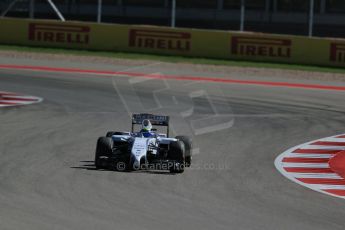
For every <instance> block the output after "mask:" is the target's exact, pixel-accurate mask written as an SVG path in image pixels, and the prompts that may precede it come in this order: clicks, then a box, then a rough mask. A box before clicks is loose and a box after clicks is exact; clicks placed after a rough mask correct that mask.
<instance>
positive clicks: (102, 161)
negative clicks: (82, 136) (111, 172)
mask: <svg viewBox="0 0 345 230" xmlns="http://www.w3.org/2000/svg"><path fill="white" fill-rule="evenodd" d="M112 149H113V141H112V139H111V138H109V137H100V138H98V140H97V146H96V153H95V166H96V168H97V169H104V168H106V167H107V159H108V158H109V157H110V156H111V154H112V151H113V150H112Z"/></svg>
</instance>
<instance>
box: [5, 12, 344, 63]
mask: <svg viewBox="0 0 345 230" xmlns="http://www.w3.org/2000/svg"><path fill="white" fill-rule="evenodd" d="M0 31H1V33H0V44H13V45H25V46H40V47H62V48H71V49H85V50H99V51H123V52H139V53H155V54H167V55H179V56H191V57H205V58H218V59H228V60H247V61H267V62H279V63H293V64H311V65H322V66H337V67H345V39H331V38H308V37H302V36H287V35H272V34H261V33H241V32H229V31H214V30H198V29H173V28H166V27H154V26H135V25H117V24H96V23H83V22H59V21H50V20H29V19H11V18H3V19H0Z"/></svg>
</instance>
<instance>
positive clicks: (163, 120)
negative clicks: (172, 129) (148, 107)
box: [132, 113, 170, 136]
mask: <svg viewBox="0 0 345 230" xmlns="http://www.w3.org/2000/svg"><path fill="white" fill-rule="evenodd" d="M169 119H170V117H169V116H164V115H153V114H148V113H139V114H133V115H132V132H133V131H134V125H141V124H142V123H143V120H150V122H151V124H152V125H154V126H165V127H167V136H169Z"/></svg>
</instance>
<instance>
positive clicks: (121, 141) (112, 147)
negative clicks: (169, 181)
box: [95, 114, 192, 173]
mask: <svg viewBox="0 0 345 230" xmlns="http://www.w3.org/2000/svg"><path fill="white" fill-rule="evenodd" d="M137 125H141V130H140V131H137V132H135V131H134V128H135V127H136V126H137ZM153 126H164V127H166V134H163V133H158V132H157V129H155V128H153ZM191 163H192V140H191V139H190V138H189V137H187V136H176V137H175V138H169V116H161V115H153V114H133V115H132V129H131V132H118V131H109V132H107V134H106V136H103V137H99V138H98V141H97V147H96V153H95V166H96V168H97V169H115V170H118V171H132V170H139V169H148V170H151V169H158V170H169V171H170V172H171V173H183V172H184V168H185V167H190V165H191Z"/></svg>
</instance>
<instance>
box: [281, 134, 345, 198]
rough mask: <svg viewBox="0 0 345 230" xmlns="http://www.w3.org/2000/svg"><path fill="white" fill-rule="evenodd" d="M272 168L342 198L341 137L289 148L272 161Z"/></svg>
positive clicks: (344, 145) (344, 160)
mask: <svg viewBox="0 0 345 230" xmlns="http://www.w3.org/2000/svg"><path fill="white" fill-rule="evenodd" d="M275 166H276V168H277V169H278V170H279V172H281V173H282V174H283V175H284V176H285V177H287V178H288V179H290V180H292V181H294V182H296V183H298V184H300V185H303V186H305V187H308V188H310V189H312V190H315V191H318V192H321V193H325V194H328V195H331V196H335V197H340V198H345V134H343V135H337V136H332V137H326V138H322V139H319V140H315V141H311V142H308V143H305V144H301V145H299V146H296V147H293V148H291V149H289V150H287V151H285V152H284V153H282V154H280V155H279V156H278V157H277V158H276V160H275Z"/></svg>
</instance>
